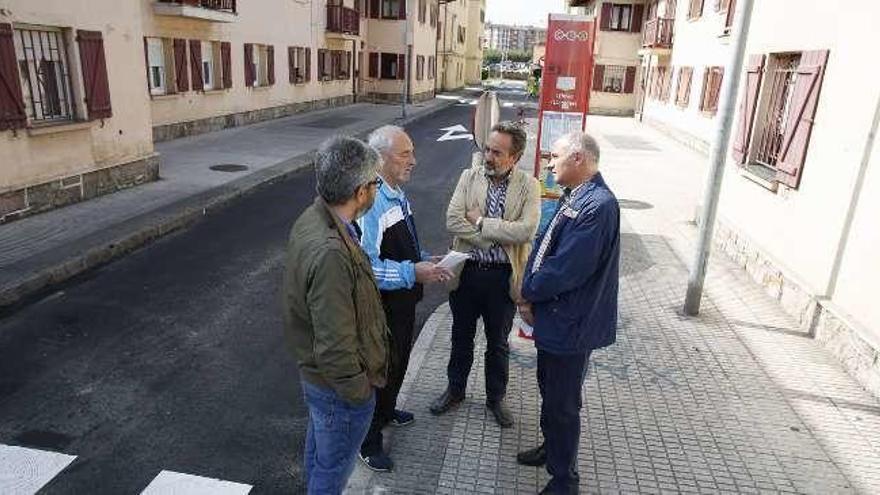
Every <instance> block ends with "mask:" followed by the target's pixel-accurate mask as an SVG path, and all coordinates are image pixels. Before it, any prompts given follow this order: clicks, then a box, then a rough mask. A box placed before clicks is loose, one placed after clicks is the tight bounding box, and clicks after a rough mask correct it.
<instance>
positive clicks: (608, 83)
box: [601, 65, 626, 93]
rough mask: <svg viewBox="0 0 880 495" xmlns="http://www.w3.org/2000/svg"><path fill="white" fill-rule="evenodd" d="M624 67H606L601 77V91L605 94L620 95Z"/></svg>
mask: <svg viewBox="0 0 880 495" xmlns="http://www.w3.org/2000/svg"><path fill="white" fill-rule="evenodd" d="M625 76H626V67H624V66H622V65H606V66H605V71H604V74H603V77H602V88H601V91H603V92H605V93H622V92H623V80H624V77H625Z"/></svg>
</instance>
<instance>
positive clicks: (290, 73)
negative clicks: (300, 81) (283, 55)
mask: <svg viewBox="0 0 880 495" xmlns="http://www.w3.org/2000/svg"><path fill="white" fill-rule="evenodd" d="M287 79H288V82H290V84H293V83H295V82H296V48H294V47H292V46H288V47H287Z"/></svg>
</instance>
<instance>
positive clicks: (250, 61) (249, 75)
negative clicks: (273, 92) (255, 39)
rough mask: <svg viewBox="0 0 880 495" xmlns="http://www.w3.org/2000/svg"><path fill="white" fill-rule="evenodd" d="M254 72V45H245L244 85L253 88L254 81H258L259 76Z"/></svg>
mask: <svg viewBox="0 0 880 495" xmlns="http://www.w3.org/2000/svg"><path fill="white" fill-rule="evenodd" d="M255 72H256V71H254V45H253V43H245V44H244V85H245V86H247V87H249V88H252V87H253V86H254V81H256V80H257V74H256V73H255Z"/></svg>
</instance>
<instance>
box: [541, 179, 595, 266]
mask: <svg viewBox="0 0 880 495" xmlns="http://www.w3.org/2000/svg"><path fill="white" fill-rule="evenodd" d="M584 184H586V182H584V183H582V184H581V185H579V186H577V187H575V188H574V189H565V190H564V192H563V194H562V197H561V198H559V204H558V205H557V207H556V213H555V214H554V215H553V220H550V225H548V226H547V230H545V231H544V236H543V237H542V238H541V245H540V246H538V252H537V253H536V254H535V261H534V263H532V273H535V272H536V271H538V270H539V269H540V268H541V263H543V262H544V255H546V254H547V249H548V248H549V247H550V242H551V241H552V240H553V229H555V228H556V224H557V223H559V218H560V217H562V212H563V210H565V208H566V207H568V204H569V201H570V200H571V198H572V197H573V196H574V195H575V193H577V192H578V191H580V190H581V188H582V187H584Z"/></svg>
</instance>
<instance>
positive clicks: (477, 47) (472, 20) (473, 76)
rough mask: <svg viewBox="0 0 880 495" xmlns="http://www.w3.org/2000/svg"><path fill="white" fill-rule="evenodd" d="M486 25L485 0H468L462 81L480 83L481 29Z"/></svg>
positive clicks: (481, 62) (481, 60)
mask: <svg viewBox="0 0 880 495" xmlns="http://www.w3.org/2000/svg"><path fill="white" fill-rule="evenodd" d="M485 27H486V0H468V24H467V39H466V42H465V69H464V81H465V83H466V84H480V81H481V80H482V79H481V77H480V75H481V72H482V68H483V31H484V30H485Z"/></svg>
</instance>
